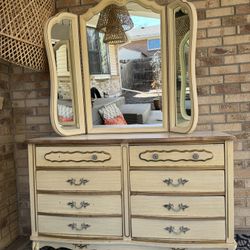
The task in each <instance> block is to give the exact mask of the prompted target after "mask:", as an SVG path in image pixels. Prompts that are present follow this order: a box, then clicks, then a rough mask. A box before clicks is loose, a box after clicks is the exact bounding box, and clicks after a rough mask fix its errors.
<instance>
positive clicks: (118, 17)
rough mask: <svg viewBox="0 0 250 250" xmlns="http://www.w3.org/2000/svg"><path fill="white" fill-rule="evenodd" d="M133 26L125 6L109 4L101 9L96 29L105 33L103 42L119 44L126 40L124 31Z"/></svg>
mask: <svg viewBox="0 0 250 250" xmlns="http://www.w3.org/2000/svg"><path fill="white" fill-rule="evenodd" d="M133 27H134V23H133V21H132V19H131V17H130V15H129V12H128V10H127V8H126V7H125V6H118V5H115V4H111V5H109V6H107V7H106V8H105V9H104V10H102V11H101V13H100V17H99V19H98V23H97V26H96V29H97V30H98V31H102V32H104V33H105V36H104V39H103V42H104V43H109V44H121V43H125V42H127V40H128V39H127V36H126V33H125V32H126V31H128V30H131V29H132V28H133Z"/></svg>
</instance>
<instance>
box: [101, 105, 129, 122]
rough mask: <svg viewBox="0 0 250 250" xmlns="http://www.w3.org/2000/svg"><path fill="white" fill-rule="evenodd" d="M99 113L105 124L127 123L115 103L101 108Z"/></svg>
mask: <svg viewBox="0 0 250 250" xmlns="http://www.w3.org/2000/svg"><path fill="white" fill-rule="evenodd" d="M98 111H99V113H100V115H101V117H102V119H103V121H104V124H105V125H126V124H127V122H126V120H125V119H124V116H123V114H122V112H121V111H120V109H119V108H118V107H117V105H116V104H115V103H111V104H108V105H106V106H104V107H102V108H100V109H99V110H98Z"/></svg>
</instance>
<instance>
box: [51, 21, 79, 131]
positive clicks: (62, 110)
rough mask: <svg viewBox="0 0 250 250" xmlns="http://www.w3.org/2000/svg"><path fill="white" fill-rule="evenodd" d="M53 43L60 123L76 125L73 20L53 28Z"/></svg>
mask: <svg viewBox="0 0 250 250" xmlns="http://www.w3.org/2000/svg"><path fill="white" fill-rule="evenodd" d="M51 42H52V46H53V50H54V56H55V61H56V76H57V114H58V121H59V123H60V124H61V125H66V126H67V125H74V124H75V115H74V114H75V112H74V98H73V96H74V95H73V74H72V60H71V56H72V55H71V51H72V49H71V46H72V23H71V20H67V19H64V20H62V21H61V22H60V23H57V24H55V25H54V26H53V28H52V30H51Z"/></svg>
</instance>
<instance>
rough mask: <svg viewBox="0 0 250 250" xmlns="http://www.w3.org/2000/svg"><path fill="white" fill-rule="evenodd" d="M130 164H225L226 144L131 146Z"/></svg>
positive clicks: (138, 165)
mask: <svg viewBox="0 0 250 250" xmlns="http://www.w3.org/2000/svg"><path fill="white" fill-rule="evenodd" d="M130 164H131V166H135V167H144V166H161V167H162V166H192V167H194V166H213V167H216V166H224V145H223V144H207V145H164V144H162V145H156V146H154V145H153V146H131V147H130Z"/></svg>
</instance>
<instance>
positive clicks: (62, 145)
mask: <svg viewBox="0 0 250 250" xmlns="http://www.w3.org/2000/svg"><path fill="white" fill-rule="evenodd" d="M29 174H30V175H29V176H30V195H31V221H32V236H31V240H32V241H33V250H38V249H40V248H42V247H44V246H50V247H53V248H55V249H58V248H60V247H64V248H67V249H72V250H74V249H89V250H161V249H162V250H163V249H164V250H184V249H185V250H186V249H188V250H201V249H213V250H218V249H224V250H225V249H230V250H233V249H235V247H236V245H235V242H234V218H233V210H234V203H233V137H232V136H229V135H227V134H224V133H217V132H206V133H204V132H196V133H193V134H192V135H180V134H179V135H178V134H171V133H153V134H149V133H147V134H109V135H97V134H96V135H82V136H73V137H49V138H38V139H31V140H29Z"/></svg>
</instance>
